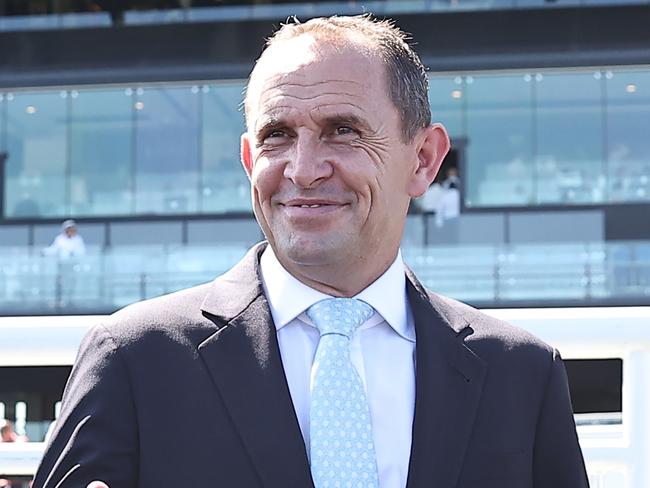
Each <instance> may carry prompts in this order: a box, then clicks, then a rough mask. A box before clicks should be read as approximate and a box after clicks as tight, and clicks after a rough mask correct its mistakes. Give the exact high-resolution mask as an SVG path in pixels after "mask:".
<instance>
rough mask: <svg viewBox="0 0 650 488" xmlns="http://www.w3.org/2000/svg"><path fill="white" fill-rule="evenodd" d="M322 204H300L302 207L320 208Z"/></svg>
mask: <svg viewBox="0 0 650 488" xmlns="http://www.w3.org/2000/svg"><path fill="white" fill-rule="evenodd" d="M320 206H321V205H319V204H315V205H300V208H318V207H320Z"/></svg>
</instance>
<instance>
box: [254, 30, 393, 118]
mask: <svg viewBox="0 0 650 488" xmlns="http://www.w3.org/2000/svg"><path fill="white" fill-rule="evenodd" d="M387 93H388V92H387V81H386V75H385V67H384V65H383V63H382V62H381V60H380V59H379V57H378V56H377V55H374V54H372V53H370V52H369V51H368V50H367V49H363V47H362V46H361V48H360V46H358V45H355V44H352V43H348V44H347V45H339V46H335V47H331V46H328V45H327V44H325V43H324V42H323V41H318V40H315V39H314V38H313V37H311V36H307V35H302V36H299V37H297V38H294V39H290V40H288V41H282V42H281V43H279V44H278V45H274V46H272V47H271V48H270V50H269V52H267V53H265V55H264V56H263V58H262V59H261V60H260V62H259V63H258V65H257V66H256V68H255V71H254V73H253V76H252V78H251V82H250V84H249V87H248V92H247V118H248V124H249V127H250V128H254V127H255V126H256V125H257V123H256V122H257V119H258V118H260V117H265V118H266V117H269V116H272V115H273V114H274V113H277V112H286V111H298V112H302V113H305V112H313V111H315V110H319V111H328V110H330V111H341V110H352V111H354V110H355V109H356V110H360V111H372V109H373V106H376V105H377V104H381V102H382V101H383V102H385V103H389V104H392V103H391V102H390V101H389V99H388V94H387Z"/></svg>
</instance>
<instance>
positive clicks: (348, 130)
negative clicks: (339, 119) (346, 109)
mask: <svg viewBox="0 0 650 488" xmlns="http://www.w3.org/2000/svg"><path fill="white" fill-rule="evenodd" d="M334 132H335V133H336V135H337V136H345V135H348V134H356V131H355V130H354V129H353V128H352V127H349V126H347V125H341V126H339V127H337V128H336V129H335V131H334Z"/></svg>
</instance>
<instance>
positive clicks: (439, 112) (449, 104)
mask: <svg viewBox="0 0 650 488" xmlns="http://www.w3.org/2000/svg"><path fill="white" fill-rule="evenodd" d="M464 92H465V85H464V84H463V78H462V77H461V76H432V77H431V78H430V79H429V103H430V104H431V119H432V120H433V122H441V123H442V124H443V125H444V126H445V128H446V129H447V132H448V133H449V137H451V138H452V139H456V138H459V137H461V136H462V135H463V134H464V130H463V100H464V99H463V96H464Z"/></svg>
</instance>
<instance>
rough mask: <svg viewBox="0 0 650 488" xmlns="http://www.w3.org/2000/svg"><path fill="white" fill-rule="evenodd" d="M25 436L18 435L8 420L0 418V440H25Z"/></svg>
mask: <svg viewBox="0 0 650 488" xmlns="http://www.w3.org/2000/svg"><path fill="white" fill-rule="evenodd" d="M27 440H28V439H27V436H24V435H18V434H17V433H16V431H15V430H14V424H13V423H12V422H11V421H10V420H5V419H0V442H27Z"/></svg>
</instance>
